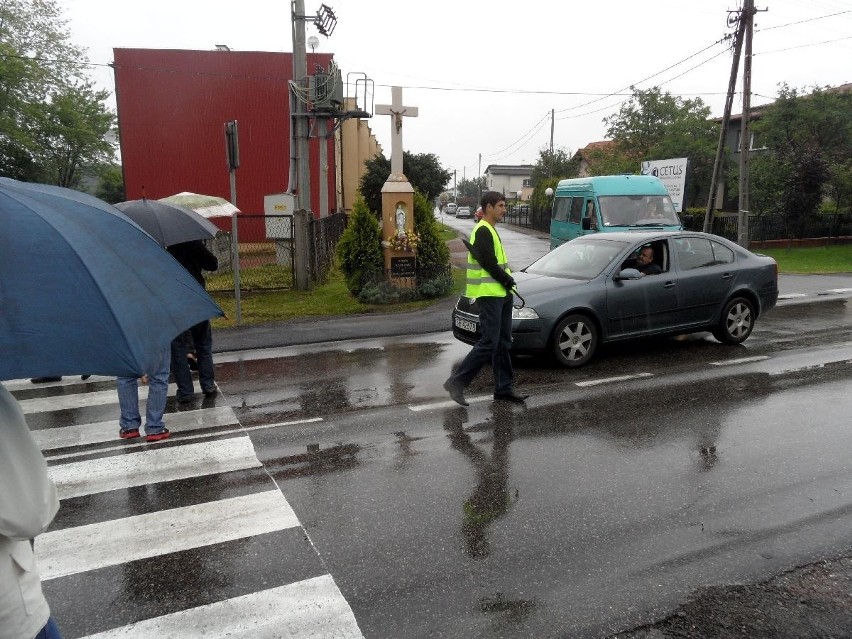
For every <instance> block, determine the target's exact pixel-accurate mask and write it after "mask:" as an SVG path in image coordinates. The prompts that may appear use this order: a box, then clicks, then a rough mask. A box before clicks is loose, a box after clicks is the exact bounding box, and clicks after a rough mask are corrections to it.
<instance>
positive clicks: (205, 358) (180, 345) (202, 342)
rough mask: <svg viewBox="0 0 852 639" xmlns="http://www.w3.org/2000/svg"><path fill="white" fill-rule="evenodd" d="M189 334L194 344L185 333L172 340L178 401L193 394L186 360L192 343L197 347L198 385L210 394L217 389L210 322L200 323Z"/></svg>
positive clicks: (173, 368)
mask: <svg viewBox="0 0 852 639" xmlns="http://www.w3.org/2000/svg"><path fill="white" fill-rule="evenodd" d="M187 332H188V333H190V335H192V342H188V340H187V339H186V336H185V333H181V334H180V335H178V336H177V337H176V338H174V339H173V340H172V374H174V376H175V384H177V398H178V400H182V399H188V398H190V397H191V396H192V394H193V385H192V371H191V370H190V369H189V362H188V361H187V359H186V354H187V353H188V352H189V348H190V343H191V344H194V345H195V357H196V359H197V360H198V383H199V385H200V386H201V391H202V392H204V393H209V392H213V391H214V390H215V389H216V380H215V379H214V376H213V331H212V329H211V327H210V320H204V321H203V322H199V323H198V324H196V325H195V326H193V327H191V328H190V329H189V331H187Z"/></svg>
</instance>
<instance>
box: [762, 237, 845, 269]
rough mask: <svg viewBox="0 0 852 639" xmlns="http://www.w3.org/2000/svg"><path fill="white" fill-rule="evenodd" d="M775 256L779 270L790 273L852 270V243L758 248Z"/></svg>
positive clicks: (765, 253) (763, 252)
mask: <svg viewBox="0 0 852 639" xmlns="http://www.w3.org/2000/svg"><path fill="white" fill-rule="evenodd" d="M753 252H754V253H762V254H763V255H769V256H770V257H773V258H775V261H776V262H778V270H779V272H781V273H787V274H790V275H793V274H796V275H820V274H821V275H828V274H830V273H848V272H850V271H852V244H834V245H831V246H803V247H795V248H766V249H756V250H755V251H753Z"/></svg>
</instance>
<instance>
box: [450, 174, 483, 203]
mask: <svg viewBox="0 0 852 639" xmlns="http://www.w3.org/2000/svg"><path fill="white" fill-rule="evenodd" d="M456 189H457V190H458V192H459V196H460V197H473V198H476V199H477V200H478V199H479V198H480V196H481V194H482V192H483V191H486V190H487V189H486V180H485V176H484V175H483V176H481V177H480V178H479V179H477V178H471V179H469V180H468V179H466V178H462V179H461V180H460V181H459V183H458V184H457V185H456Z"/></svg>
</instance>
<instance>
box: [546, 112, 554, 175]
mask: <svg viewBox="0 0 852 639" xmlns="http://www.w3.org/2000/svg"><path fill="white" fill-rule="evenodd" d="M555 116H556V109H551V110H550V162H548V163H547V164H548V166H547V177H553V127H554V124H555V123H556V117H555Z"/></svg>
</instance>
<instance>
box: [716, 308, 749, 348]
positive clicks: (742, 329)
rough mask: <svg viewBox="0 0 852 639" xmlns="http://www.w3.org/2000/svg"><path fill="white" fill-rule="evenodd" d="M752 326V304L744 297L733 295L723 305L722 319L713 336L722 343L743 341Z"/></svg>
mask: <svg viewBox="0 0 852 639" xmlns="http://www.w3.org/2000/svg"><path fill="white" fill-rule="evenodd" d="M752 328H754V305H753V304H752V303H751V302H749V301H748V300H747V299H746V298H744V297H735V298H734V299H732V300H731V301H729V302H728V303H727V304H726V305H725V310H724V311H722V319H721V321H720V322H719V325H718V326H717V327H716V329H715V330H714V331H713V337H715V338H716V339H717V340H719V341H720V342H722V343H723V344H740V343H741V342H744V341H745V340H746V339H747V338H748V336H749V335H751V329H752Z"/></svg>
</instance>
